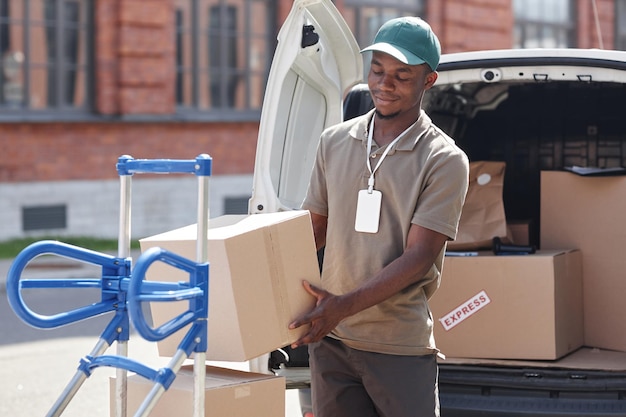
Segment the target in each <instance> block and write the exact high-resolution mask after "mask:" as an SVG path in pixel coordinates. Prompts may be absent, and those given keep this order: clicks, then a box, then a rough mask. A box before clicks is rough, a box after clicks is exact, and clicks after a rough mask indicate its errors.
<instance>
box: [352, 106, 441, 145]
mask: <svg viewBox="0 0 626 417" xmlns="http://www.w3.org/2000/svg"><path fill="white" fill-rule="evenodd" d="M374 112H375V109H372V110H370V111H369V112H368V113H367V114H365V115H364V116H363V117H360V118H359V120H358V121H357V122H356V123H355V124H354V125H353V126H352V128H351V129H350V136H351V137H352V138H354V139H356V140H360V141H361V142H363V144H364V145H365V144H367V130H368V129H369V125H370V122H371V120H372V117H374ZM431 125H432V120H431V119H430V117H429V116H428V115H427V114H426V112H425V111H424V110H421V113H420V117H419V118H418V119H417V122H415V124H414V125H413V126H412V127H411V129H410V130H409V131H408V132H407V134H406V135H405V136H404V137H403V138H402V139H400V141H398V144H397V145H396V146H395V148H396V150H398V151H412V150H413V149H414V148H415V145H417V142H418V141H419V140H420V138H421V137H422V136H423V135H425V134H426V132H427V131H428V129H429V128H430V127H431ZM392 152H393V151H392Z"/></svg>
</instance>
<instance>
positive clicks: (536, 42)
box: [513, 0, 576, 48]
mask: <svg viewBox="0 0 626 417" xmlns="http://www.w3.org/2000/svg"><path fill="white" fill-rule="evenodd" d="M513 13H514V16H515V29H514V47H515V48H572V47H575V46H576V41H575V39H576V38H575V26H574V23H575V21H576V19H575V16H574V14H575V13H574V2H573V1H572V0H514V1H513Z"/></svg>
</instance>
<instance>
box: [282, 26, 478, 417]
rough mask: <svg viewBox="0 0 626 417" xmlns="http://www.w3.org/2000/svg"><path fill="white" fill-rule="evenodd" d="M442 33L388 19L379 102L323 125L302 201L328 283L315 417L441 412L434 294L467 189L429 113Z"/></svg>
mask: <svg viewBox="0 0 626 417" xmlns="http://www.w3.org/2000/svg"><path fill="white" fill-rule="evenodd" d="M440 50H441V49H440V45H439V40H438V39H437V37H436V36H435V34H434V33H433V31H432V30H431V28H430V26H429V25H428V24H427V23H426V22H424V21H423V20H421V19H419V18H416V17H401V18H397V19H392V20H390V21H388V22H386V23H385V24H384V25H383V26H382V27H381V28H380V30H379V31H378V33H377V34H376V37H375V39H374V42H373V44H372V45H370V46H368V47H367V48H365V49H363V51H361V52H365V51H372V57H371V68H370V71H369V75H368V80H367V81H368V85H369V89H370V93H371V96H372V98H373V101H374V105H375V109H374V110H372V111H370V112H369V113H367V114H365V115H363V116H361V117H357V118H355V119H352V120H349V121H347V122H344V123H340V124H338V125H336V126H334V127H331V128H329V129H327V130H326V131H325V132H323V134H322V136H321V139H320V143H319V148H318V152H317V159H316V162H315V165H314V169H313V173H312V176H311V181H310V184H309V189H308V192H307V195H306V198H305V201H304V203H303V208H304V209H307V210H309V211H310V212H311V217H312V222H313V229H314V233H315V240H316V244H317V247H318V249H319V248H322V247H325V255H324V256H325V257H324V262H323V268H322V285H323V288H316V287H314V286H313V285H311V284H309V283H308V282H305V283H304V284H303V285H304V287H305V289H306V290H307V291H308V292H309V293H310V294H312V295H313V296H314V297H315V298H316V299H317V304H316V307H315V308H314V309H313V310H312V311H311V312H309V313H308V314H305V315H303V316H302V317H300V318H298V319H296V320H295V321H294V322H293V323H291V325H290V328H297V327H300V326H302V325H310V329H309V331H308V332H307V333H306V334H305V335H303V336H302V337H301V338H300V339H299V340H298V341H296V342H295V343H294V344H293V347H294V348H295V347H297V346H300V345H304V344H309V354H310V365H311V375H312V400H313V412H314V415H315V417H350V416H359V417H368V416H372V417H373V416H385V417H408V416H412V417H415V416H419V417H427V416H438V415H439V400H438V390H437V382H438V380H437V375H438V368H437V361H436V359H437V353H438V350H437V348H436V346H435V340H434V338H433V318H432V315H431V313H430V309H429V307H428V299H429V298H430V296H432V295H433V293H434V292H435V290H436V289H437V287H438V286H439V282H440V276H441V270H442V265H443V259H444V252H445V246H446V241H448V240H451V239H454V238H455V236H456V232H457V226H458V222H459V217H460V215H461V208H462V206H463V202H464V199H465V194H466V192H467V187H468V173H469V167H468V159H467V156H466V155H465V154H464V153H463V152H462V151H461V150H460V149H459V148H458V147H457V146H456V145H455V143H454V141H453V140H452V139H451V138H450V137H448V136H447V135H446V134H445V133H444V132H442V131H441V130H440V129H439V128H438V127H437V126H435V125H434V124H433V122H432V121H431V119H430V118H429V116H428V115H427V114H426V113H425V112H424V111H423V110H422V108H421V107H422V98H423V96H424V93H425V91H426V90H428V89H430V88H431V87H432V86H433V84H435V81H436V80H437V72H435V70H436V69H437V65H438V64H439V58H440Z"/></svg>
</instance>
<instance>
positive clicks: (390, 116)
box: [376, 110, 400, 120]
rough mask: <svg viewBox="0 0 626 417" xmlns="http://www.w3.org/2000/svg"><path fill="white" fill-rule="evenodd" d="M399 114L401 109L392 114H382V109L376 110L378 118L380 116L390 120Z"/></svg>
mask: <svg viewBox="0 0 626 417" xmlns="http://www.w3.org/2000/svg"><path fill="white" fill-rule="evenodd" d="M399 114H400V112H399V111H397V112H395V113H391V114H382V113H381V112H380V111H378V110H376V116H377V117H378V118H380V119H381V120H390V119H393V118H394V117H396V116H397V115H399Z"/></svg>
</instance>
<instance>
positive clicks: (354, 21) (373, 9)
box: [343, 0, 428, 47]
mask: <svg viewBox="0 0 626 417" xmlns="http://www.w3.org/2000/svg"><path fill="white" fill-rule="evenodd" d="M343 16H344V19H345V20H346V22H347V23H348V26H350V27H351V28H353V33H354V37H355V38H356V41H357V42H358V44H359V45H360V46H361V47H365V46H367V45H369V44H370V43H371V42H372V40H373V39H374V36H375V35H376V32H377V31H378V29H379V28H380V26H381V25H382V24H383V23H385V22H386V21H387V20H389V19H393V18H394V17H400V16H419V17H421V18H423V19H424V20H428V18H427V17H426V16H424V0H404V1H403V0H378V1H371V0H370V1H362V0H346V1H345V10H344V13H343Z"/></svg>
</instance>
